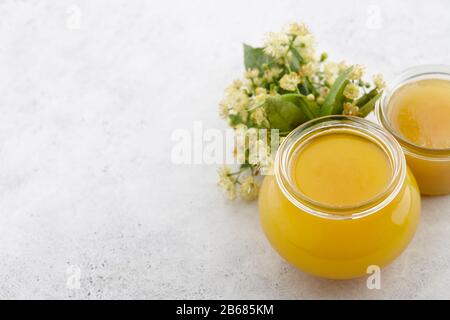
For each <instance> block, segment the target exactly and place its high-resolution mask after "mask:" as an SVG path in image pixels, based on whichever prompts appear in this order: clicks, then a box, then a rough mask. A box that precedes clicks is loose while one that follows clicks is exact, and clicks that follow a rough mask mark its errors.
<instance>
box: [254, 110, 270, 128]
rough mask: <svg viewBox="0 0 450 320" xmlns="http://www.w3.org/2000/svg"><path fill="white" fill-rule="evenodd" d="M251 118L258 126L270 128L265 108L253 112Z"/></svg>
mask: <svg viewBox="0 0 450 320" xmlns="http://www.w3.org/2000/svg"><path fill="white" fill-rule="evenodd" d="M250 118H251V119H252V120H253V121H254V122H255V123H256V125H257V126H265V127H268V126H269V121H268V120H267V117H266V112H265V110H264V108H257V109H256V110H255V111H253V113H252V115H251V116H250Z"/></svg>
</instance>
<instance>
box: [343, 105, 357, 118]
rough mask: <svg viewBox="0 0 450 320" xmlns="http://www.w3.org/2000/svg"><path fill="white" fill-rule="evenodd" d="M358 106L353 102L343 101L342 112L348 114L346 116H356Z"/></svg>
mask: <svg viewBox="0 0 450 320" xmlns="http://www.w3.org/2000/svg"><path fill="white" fill-rule="evenodd" d="M358 112H359V108H358V107H357V106H355V105H354V104H353V103H350V102H346V103H344V111H343V112H342V114H345V115H348V116H356V115H358Z"/></svg>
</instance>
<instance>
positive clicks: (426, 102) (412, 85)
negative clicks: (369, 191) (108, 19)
mask: <svg viewBox="0 0 450 320" xmlns="http://www.w3.org/2000/svg"><path fill="white" fill-rule="evenodd" d="M376 114H377V116H378V120H379V121H380V123H381V124H382V125H383V127H384V128H385V129H386V130H388V131H389V132H391V133H392V134H393V135H394V136H395V137H396V138H397V140H398V141H399V142H400V144H401V145H402V147H403V150H404V152H405V156H406V161H407V163H408V166H409V167H410V168H411V170H412V172H413V173H414V176H415V178H416V180H417V183H418V184H419V188H420V192H421V193H422V194H424V195H443V194H448V193H450V67H449V66H442V65H436V66H421V67H414V68H411V69H409V70H407V71H405V72H404V73H403V74H401V75H400V76H399V77H398V78H397V79H395V80H393V81H392V83H391V85H389V87H388V88H387V90H386V91H385V93H384V94H383V97H382V99H381V100H379V102H378V105H377V108H376Z"/></svg>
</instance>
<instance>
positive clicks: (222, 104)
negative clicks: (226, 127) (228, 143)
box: [219, 101, 228, 119]
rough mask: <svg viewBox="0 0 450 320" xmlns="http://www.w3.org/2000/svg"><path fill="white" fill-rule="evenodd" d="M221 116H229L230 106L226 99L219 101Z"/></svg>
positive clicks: (224, 117)
mask: <svg viewBox="0 0 450 320" xmlns="http://www.w3.org/2000/svg"><path fill="white" fill-rule="evenodd" d="M219 116H220V117H221V118H223V119H226V118H227V117H228V106H227V104H226V103H225V101H222V102H220V103H219Z"/></svg>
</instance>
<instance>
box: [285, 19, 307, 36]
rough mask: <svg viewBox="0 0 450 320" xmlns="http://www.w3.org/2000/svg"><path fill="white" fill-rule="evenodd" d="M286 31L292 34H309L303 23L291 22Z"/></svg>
mask: <svg viewBox="0 0 450 320" xmlns="http://www.w3.org/2000/svg"><path fill="white" fill-rule="evenodd" d="M287 33H289V34H290V35H293V36H306V35H308V34H309V30H308V27H307V26H306V25H305V24H304V23H295V22H294V23H291V24H290V25H289V26H288V28H287Z"/></svg>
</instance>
